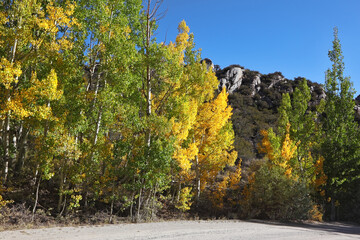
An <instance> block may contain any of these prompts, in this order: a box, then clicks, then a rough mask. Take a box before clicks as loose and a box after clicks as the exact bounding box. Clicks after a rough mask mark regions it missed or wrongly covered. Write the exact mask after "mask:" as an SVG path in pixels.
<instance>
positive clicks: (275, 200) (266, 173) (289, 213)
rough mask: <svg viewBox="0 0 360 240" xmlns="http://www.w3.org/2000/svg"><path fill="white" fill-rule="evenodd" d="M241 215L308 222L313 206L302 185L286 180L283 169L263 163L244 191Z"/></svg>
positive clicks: (308, 194) (305, 188) (304, 186)
mask: <svg viewBox="0 0 360 240" xmlns="http://www.w3.org/2000/svg"><path fill="white" fill-rule="evenodd" d="M244 195H245V196H244V197H245V200H244V203H243V209H242V214H243V216H244V217H247V218H261V219H272V220H300V219H309V218H310V210H311V209H312V207H313V203H312V200H311V196H310V192H309V190H308V188H307V186H306V185H305V184H302V183H300V182H298V181H295V180H293V179H291V178H288V177H287V176H286V175H285V173H284V169H283V168H281V167H278V166H271V167H269V166H268V164H267V163H265V164H263V165H262V166H261V167H260V168H259V170H258V171H256V173H255V175H253V176H252V177H250V179H249V185H248V187H247V188H245V191H244Z"/></svg>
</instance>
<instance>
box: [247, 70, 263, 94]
mask: <svg viewBox="0 0 360 240" xmlns="http://www.w3.org/2000/svg"><path fill="white" fill-rule="evenodd" d="M260 77H261V74H260V73H258V74H257V75H256V76H255V77H254V79H253V81H252V83H251V84H250V87H251V90H252V92H251V96H252V97H253V96H254V95H255V93H256V92H258V91H260V86H258V85H260V83H261V80H260Z"/></svg>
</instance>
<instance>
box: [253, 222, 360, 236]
mask: <svg viewBox="0 0 360 240" xmlns="http://www.w3.org/2000/svg"><path fill="white" fill-rule="evenodd" d="M249 222H254V223H262V224H268V225H276V226H289V227H298V228H305V229H311V230H321V231H326V232H332V233H342V234H358V235H359V236H360V225H357V224H350V223H342V222H331V223H329V222H323V223H318V222H315V223H286V222H285V223H284V222H272V221H262V220H250V221H249Z"/></svg>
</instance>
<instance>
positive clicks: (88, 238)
mask: <svg viewBox="0 0 360 240" xmlns="http://www.w3.org/2000/svg"><path fill="white" fill-rule="evenodd" d="M0 239H19V240H20V239H24V240H45V239H46V240H53V239H54V240H55V239H61V240H70V239H71V240H77V239H79V240H120V239H138V240H139V239H191V240H197V239H201V240H215V239H216V240H218V239H221V240H222V239H234V240H235V239H236V240H239V239H240V240H241V239H260V240H268V239H274V240H275V239H276V240H279V239H292V240H298V239H299V240H300V239H301V240H308V239H310V240H311V239H314V240H315V239H326V240H333V239H339V240H346V239H360V227H359V226H355V225H347V224H342V223H332V224H329V223H311V224H281V223H271V222H260V221H238V220H216V221H173V222H154V223H140V224H116V225H115V224H114V225H104V226H79V227H55V228H44V229H25V230H16V231H4V232H0Z"/></svg>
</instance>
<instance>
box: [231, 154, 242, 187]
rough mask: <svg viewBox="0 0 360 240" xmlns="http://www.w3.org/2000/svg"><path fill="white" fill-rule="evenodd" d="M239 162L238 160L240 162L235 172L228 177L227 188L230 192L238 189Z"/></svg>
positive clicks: (239, 176) (239, 177) (239, 178)
mask: <svg viewBox="0 0 360 240" xmlns="http://www.w3.org/2000/svg"><path fill="white" fill-rule="evenodd" d="M241 162H242V160H241V159H240V162H239V163H238V165H237V166H236V170H235V172H233V173H231V174H230V177H229V188H230V189H232V190H235V189H237V188H238V187H239V182H240V180H241Z"/></svg>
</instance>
